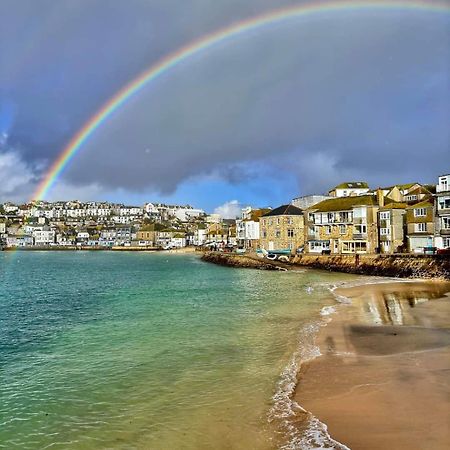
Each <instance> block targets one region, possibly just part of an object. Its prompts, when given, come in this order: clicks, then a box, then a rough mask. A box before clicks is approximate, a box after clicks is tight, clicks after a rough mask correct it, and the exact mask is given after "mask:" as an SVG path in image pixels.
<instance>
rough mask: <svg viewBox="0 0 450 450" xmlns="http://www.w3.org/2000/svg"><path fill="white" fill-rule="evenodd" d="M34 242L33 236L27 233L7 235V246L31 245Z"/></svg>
mask: <svg viewBox="0 0 450 450" xmlns="http://www.w3.org/2000/svg"><path fill="white" fill-rule="evenodd" d="M33 243H34V239H33V236H30V235H27V234H8V235H7V236H6V246H7V247H31V246H32V245H33Z"/></svg>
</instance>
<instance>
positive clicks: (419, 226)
mask: <svg viewBox="0 0 450 450" xmlns="http://www.w3.org/2000/svg"><path fill="white" fill-rule="evenodd" d="M414 231H415V232H416V233H423V232H425V231H427V224H426V223H416V224H414Z"/></svg>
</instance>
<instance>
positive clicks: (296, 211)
mask: <svg viewBox="0 0 450 450" xmlns="http://www.w3.org/2000/svg"><path fill="white" fill-rule="evenodd" d="M302 215H303V210H302V209H300V208H297V207H296V206H294V205H281V206H279V207H278V208H275V209H272V210H270V211H269V212H268V213H266V214H264V215H263V216H262V217H271V216H302Z"/></svg>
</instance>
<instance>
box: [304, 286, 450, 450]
mask: <svg viewBox="0 0 450 450" xmlns="http://www.w3.org/2000/svg"><path fill="white" fill-rule="evenodd" d="M449 292H450V283H444V282H399V283H380V284H374V285H365V286H361V287H354V288H348V289H340V290H337V291H336V293H337V294H338V295H340V296H345V297H347V298H349V299H351V302H352V303H351V304H342V305H339V306H338V307H337V312H336V313H335V314H332V315H331V316H330V318H331V321H330V323H329V324H328V325H327V326H325V327H324V328H323V329H322V330H321V332H320V334H319V337H318V341H317V343H318V345H319V347H320V350H321V353H322V356H320V357H318V358H316V359H315V360H313V361H311V362H309V363H307V364H305V365H304V366H303V367H302V370H301V373H300V378H299V383H298V386H297V388H296V393H295V400H296V401H297V402H298V403H299V404H301V405H302V406H303V407H304V408H305V409H307V410H308V411H311V412H312V413H313V414H314V415H315V416H316V417H317V418H318V419H319V420H320V421H322V422H324V423H325V424H326V425H327V426H328V431H329V433H330V435H331V436H332V437H333V438H334V439H335V440H337V441H339V442H341V443H343V444H344V445H346V446H347V447H349V448H351V449H352V450H379V449H386V450H390V449H396V450H403V449H405V450H406V449H408V450H440V449H448V448H450V430H449V428H450V297H449V296H448V294H447V295H446V293H449Z"/></svg>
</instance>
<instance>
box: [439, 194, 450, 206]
mask: <svg viewBox="0 0 450 450" xmlns="http://www.w3.org/2000/svg"><path fill="white" fill-rule="evenodd" d="M439 209H450V197H441V198H439Z"/></svg>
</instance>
